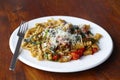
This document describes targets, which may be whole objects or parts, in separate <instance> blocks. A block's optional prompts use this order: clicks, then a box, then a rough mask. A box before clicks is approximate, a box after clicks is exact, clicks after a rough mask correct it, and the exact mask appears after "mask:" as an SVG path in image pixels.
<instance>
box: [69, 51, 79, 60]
mask: <svg viewBox="0 0 120 80" xmlns="http://www.w3.org/2000/svg"><path fill="white" fill-rule="evenodd" d="M71 55H72V59H73V60H77V59H79V58H80V56H79V54H78V52H77V51H76V52H71Z"/></svg>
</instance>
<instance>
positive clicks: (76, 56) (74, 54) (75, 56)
mask: <svg viewBox="0 0 120 80" xmlns="http://www.w3.org/2000/svg"><path fill="white" fill-rule="evenodd" d="M84 51H85V48H81V49H78V50H77V51H74V52H71V55H72V59H73V60H76V59H79V58H80V57H81V56H82V55H83V52H84Z"/></svg>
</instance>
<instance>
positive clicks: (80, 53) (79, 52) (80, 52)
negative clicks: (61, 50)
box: [77, 48, 85, 56]
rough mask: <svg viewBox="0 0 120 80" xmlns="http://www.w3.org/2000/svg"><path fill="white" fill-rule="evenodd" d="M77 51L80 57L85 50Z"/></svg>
mask: <svg viewBox="0 0 120 80" xmlns="http://www.w3.org/2000/svg"><path fill="white" fill-rule="evenodd" d="M77 51H78V54H79V55H80V56H82V55H83V52H84V51H85V48H81V49H78V50H77Z"/></svg>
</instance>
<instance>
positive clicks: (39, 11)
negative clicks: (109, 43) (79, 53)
mask: <svg viewBox="0 0 120 80" xmlns="http://www.w3.org/2000/svg"><path fill="white" fill-rule="evenodd" d="M52 15H66V16H75V17H79V18H84V19H87V20H90V21H92V22H95V23H97V24H98V25H101V26H102V27H103V28H104V29H105V30H106V31H107V32H108V33H109V34H110V35H111V37H112V39H113V42H114V49H113V52H112V55H111V56H110V58H109V59H108V60H107V61H106V62H104V63H103V64H101V65H99V66H97V67H95V68H93V69H90V70H86V71H82V72H76V73H52V72H46V71H42V70H37V69H34V68H32V67H30V66H27V65H26V64H24V63H22V62H20V61H18V62H17V65H16V69H15V71H14V72H13V71H9V65H10V60H11V58H12V53H11V51H10V48H9V38H10V35H11V34H12V32H13V31H14V29H16V28H17V26H18V25H19V24H20V22H21V20H25V21H29V20H31V19H34V18H39V17H43V16H52ZM107 48H109V47H107ZM0 80H120V0H0Z"/></svg>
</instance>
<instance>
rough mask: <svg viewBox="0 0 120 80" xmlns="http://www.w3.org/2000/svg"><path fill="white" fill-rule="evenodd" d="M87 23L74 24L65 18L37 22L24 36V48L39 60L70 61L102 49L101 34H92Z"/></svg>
mask: <svg viewBox="0 0 120 80" xmlns="http://www.w3.org/2000/svg"><path fill="white" fill-rule="evenodd" d="M90 29H91V27H90V25H87V24H82V25H73V24H71V23H69V22H67V21H65V20H62V19H58V20H54V19H50V20H48V21H47V22H42V23H36V24H35V27H33V28H31V29H29V30H28V31H27V32H26V34H25V37H24V41H23V43H22V48H24V49H27V50H29V51H30V53H31V55H32V56H33V57H36V58H37V59H38V60H50V61H58V62H68V61H71V60H77V59H79V58H80V57H81V56H84V55H91V54H94V53H96V52H97V51H99V50H100V48H99V46H98V40H99V39H100V38H101V37H102V35H101V34H99V33H96V34H95V35H94V34H92V32H91V31H90Z"/></svg>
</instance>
